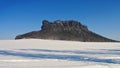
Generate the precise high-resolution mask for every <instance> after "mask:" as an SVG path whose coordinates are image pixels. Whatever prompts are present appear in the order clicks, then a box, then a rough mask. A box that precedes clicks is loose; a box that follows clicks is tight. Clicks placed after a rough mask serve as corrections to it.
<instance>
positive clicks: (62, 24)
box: [42, 20, 88, 31]
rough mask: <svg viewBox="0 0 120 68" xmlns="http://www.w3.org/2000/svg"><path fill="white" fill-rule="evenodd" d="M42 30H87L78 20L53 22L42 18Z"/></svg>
mask: <svg viewBox="0 0 120 68" xmlns="http://www.w3.org/2000/svg"><path fill="white" fill-rule="evenodd" d="M42 23H43V25H42V30H51V29H52V30H80V31H81V30H85V31H88V28H87V26H85V25H82V24H81V23H80V22H78V21H74V20H66V21H61V20H56V21H54V22H49V21H47V20H43V22H42Z"/></svg>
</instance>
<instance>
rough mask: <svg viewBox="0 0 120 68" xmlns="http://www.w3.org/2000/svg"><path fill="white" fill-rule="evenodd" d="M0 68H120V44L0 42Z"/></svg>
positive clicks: (39, 40) (47, 41) (41, 40)
mask: <svg viewBox="0 0 120 68" xmlns="http://www.w3.org/2000/svg"><path fill="white" fill-rule="evenodd" d="M0 68H120V43H115V42H114V43H113V42H78V41H60V40H43V39H22V40H0Z"/></svg>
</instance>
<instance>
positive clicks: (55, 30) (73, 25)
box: [15, 20, 114, 42]
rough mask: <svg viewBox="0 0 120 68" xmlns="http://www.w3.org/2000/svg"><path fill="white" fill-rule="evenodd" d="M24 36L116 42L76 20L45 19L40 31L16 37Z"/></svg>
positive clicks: (21, 37)
mask: <svg viewBox="0 0 120 68" xmlns="http://www.w3.org/2000/svg"><path fill="white" fill-rule="evenodd" d="M23 38H26V39H28V38H37V39H54V40H71V41H84V42H87V41H88V42H114V40H111V39H108V38H105V37H103V36H100V35H98V34H96V33H94V32H91V31H90V30H89V29H88V28H87V26H85V25H82V24H81V23H80V22H78V21H74V20H67V21H61V20H56V21H54V22H49V21H47V20H43V22H42V27H41V30H40V31H33V32H29V33H26V34H23V35H18V36H16V38H15V39H23Z"/></svg>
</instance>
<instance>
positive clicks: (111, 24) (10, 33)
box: [0, 0, 120, 40]
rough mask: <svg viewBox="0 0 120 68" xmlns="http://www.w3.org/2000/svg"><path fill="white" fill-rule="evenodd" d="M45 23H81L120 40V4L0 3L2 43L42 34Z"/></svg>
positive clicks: (111, 0)
mask: <svg viewBox="0 0 120 68" xmlns="http://www.w3.org/2000/svg"><path fill="white" fill-rule="evenodd" d="M44 19H46V20H49V21H55V20H58V19H60V20H71V19H72V20H77V21H80V22H81V23H82V24H85V25H87V26H88V28H89V30H91V31H93V32H96V33H98V34H100V35H103V36H106V37H108V38H111V39H117V40H120V0H0V39H14V38H15V36H16V35H19V34H23V33H26V32H30V31H34V30H40V29H41V23H42V22H41V21H42V20H44Z"/></svg>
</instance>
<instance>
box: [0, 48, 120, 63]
mask: <svg viewBox="0 0 120 68" xmlns="http://www.w3.org/2000/svg"><path fill="white" fill-rule="evenodd" d="M20 50H33V51H42V52H62V53H75V54H76V53H77V54H81V53H82V54H93V55H94V54H107V53H97V52H81V51H64V50H63V51H62V50H46V49H20ZM0 55H5V56H18V57H25V58H32V59H58V60H68V61H84V62H99V63H112V64H120V61H117V60H113V59H98V58H94V57H87V56H80V55H55V54H41V53H40V54H33V53H27V51H26V52H25V53H24V52H16V51H7V50H0Z"/></svg>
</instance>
